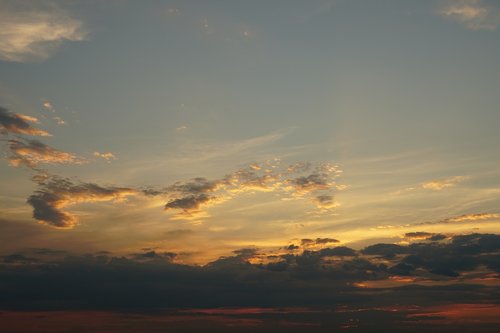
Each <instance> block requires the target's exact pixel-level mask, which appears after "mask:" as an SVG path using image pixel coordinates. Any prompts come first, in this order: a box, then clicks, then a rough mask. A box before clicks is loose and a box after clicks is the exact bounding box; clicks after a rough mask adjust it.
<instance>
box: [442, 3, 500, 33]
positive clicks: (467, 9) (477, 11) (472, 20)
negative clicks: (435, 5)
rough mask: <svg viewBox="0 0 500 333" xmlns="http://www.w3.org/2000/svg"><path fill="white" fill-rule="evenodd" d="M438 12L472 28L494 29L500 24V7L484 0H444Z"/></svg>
mask: <svg viewBox="0 0 500 333" xmlns="http://www.w3.org/2000/svg"><path fill="white" fill-rule="evenodd" d="M439 14H440V15H441V16H443V17H445V18H447V19H450V20H453V21H456V22H459V23H461V24H463V25H464V26H466V27H467V28H469V29H472V30H480V29H486V30H495V29H496V28H497V27H498V25H500V8H499V7H498V5H493V4H492V3H491V2H488V1H484V0H448V1H444V3H443V6H442V8H441V9H440V10H439Z"/></svg>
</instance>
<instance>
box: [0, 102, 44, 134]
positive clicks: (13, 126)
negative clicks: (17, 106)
mask: <svg viewBox="0 0 500 333" xmlns="http://www.w3.org/2000/svg"><path fill="white" fill-rule="evenodd" d="M30 123H38V119H37V118H35V117H31V116H27V115H23V114H19V113H14V112H11V111H9V110H7V109H6V108H4V107H1V106H0V133H13V134H25V135H33V136H50V134H49V133H47V132H46V131H43V130H40V129H38V128H35V127H33V126H32V125H31V124H30Z"/></svg>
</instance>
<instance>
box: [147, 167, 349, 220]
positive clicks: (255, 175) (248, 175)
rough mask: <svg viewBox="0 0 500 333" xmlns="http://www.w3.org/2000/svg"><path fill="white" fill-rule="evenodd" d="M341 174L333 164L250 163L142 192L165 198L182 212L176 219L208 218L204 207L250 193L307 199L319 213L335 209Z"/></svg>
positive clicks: (171, 206)
mask: <svg viewBox="0 0 500 333" xmlns="http://www.w3.org/2000/svg"><path fill="white" fill-rule="evenodd" d="M310 169H312V170H311V171H310ZM308 171H309V172H308ZM340 173H341V171H340V169H339V167H338V166H336V165H332V164H320V165H318V166H316V167H314V168H312V167H311V166H310V164H308V163H307V164H306V163H302V164H294V165H290V166H285V167H281V166H280V165H279V160H273V161H268V162H266V163H262V164H256V163H253V164H250V165H249V166H247V167H245V168H241V169H238V170H236V171H235V172H233V173H231V174H228V175H226V176H225V177H223V178H220V179H215V180H207V179H205V178H202V177H198V178H194V179H192V180H190V181H187V182H177V183H175V184H173V185H171V186H168V187H166V188H164V189H160V190H155V189H146V190H144V191H143V192H144V193H145V194H146V195H150V196H151V195H152V196H164V197H167V198H168V201H167V203H166V204H165V210H182V212H181V214H178V215H176V216H175V218H176V219H183V218H185V219H193V218H196V219H199V218H200V217H202V216H208V214H207V213H206V212H205V213H203V209H204V208H208V207H211V206H214V205H218V204H220V203H222V202H226V201H228V200H231V199H233V198H235V197H236V196H238V195H241V194H243V193H253V192H276V193H277V194H279V195H281V196H284V197H286V196H288V197H290V196H291V197H296V198H302V197H307V198H310V199H311V201H312V202H313V203H314V204H315V205H316V206H317V207H318V208H319V209H320V211H327V210H330V209H333V208H335V207H337V206H338V203H337V202H336V201H334V198H333V193H334V192H335V191H336V190H337V189H339V188H340V186H339V185H337V182H336V178H337V177H338V176H339V175H340ZM304 174H305V175H304Z"/></svg>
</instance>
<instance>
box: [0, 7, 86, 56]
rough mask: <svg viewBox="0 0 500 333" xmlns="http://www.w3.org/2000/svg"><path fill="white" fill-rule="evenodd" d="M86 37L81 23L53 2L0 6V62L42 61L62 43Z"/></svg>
mask: <svg viewBox="0 0 500 333" xmlns="http://www.w3.org/2000/svg"><path fill="white" fill-rule="evenodd" d="M86 36H87V32H86V30H85V29H84V27H83V22H82V21H80V20H78V19H76V18H74V17H72V16H71V14H69V13H68V12H67V11H66V10H65V9H63V8H61V7H60V6H59V5H57V4H56V3H55V2H49V1H36V2H35V1H24V0H21V1H2V3H0V60H4V61H12V62H31V61H43V60H46V59H48V58H49V57H50V56H51V55H52V54H53V53H54V52H55V51H56V50H57V49H58V48H59V46H60V45H61V44H62V43H63V42H64V41H82V40H84V39H85V38H86Z"/></svg>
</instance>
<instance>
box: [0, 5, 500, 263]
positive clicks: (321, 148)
mask: <svg viewBox="0 0 500 333" xmlns="http://www.w3.org/2000/svg"><path fill="white" fill-rule="evenodd" d="M499 59H500V4H499V3H498V2H497V1H495V0H489V1H488V0H456V1H451V0H450V1H440V0H426V1H421V0H418V1H416V0H414V1H399V0H397V1H396V0H380V1H361V0H337V1H335V0H308V1H294V0H293V1H292V0H286V1H284V0H283V1H280V0H276V1H257V0H256V1H234V0H233V1H222V0H221V1H201V0H200V1H125V0H123V1H5V0H2V1H0V106H1V108H2V109H1V110H0V111H1V113H0V116H1V117H3V118H1V117H0V120H1V121H2V123H1V124H0V127H1V130H0V131H1V132H2V134H1V139H2V146H3V153H2V157H3V158H2V161H1V162H2V163H0V177H1V178H0V183H1V187H0V198H1V200H0V216H1V218H0V252H1V253H2V254H4V255H7V254H9V253H12V252H15V251H22V250H23V249H27V248H57V249H64V250H67V251H72V252H75V253H90V252H97V251H104V250H105V251H111V252H113V253H117V254H128V253H134V252H137V251H140V250H141V249H155V250H156V251H169V252H175V253H177V254H178V255H177V257H176V259H175V260H176V261H177V262H179V263H190V264H205V263H207V262H209V261H213V260H215V259H217V258H218V257H219V256H222V255H229V254H231V252H232V251H234V250H237V249H241V248H259V249H261V250H262V251H266V252H267V253H280V251H283V248H284V247H287V246H289V245H297V246H298V245H300V244H301V240H302V239H316V238H333V239H336V240H340V242H339V243H340V245H347V246H349V247H352V248H355V249H359V248H362V247H364V246H366V245H368V244H373V243H376V242H382V241H384V242H391V243H400V244H407V243H408V242H409V239H408V237H405V234H406V233H409V232H427V233H444V234H463V233H470V232H480V233H498V232H499V231H500V227H499V222H500V210H499V207H500V205H499V204H500V170H499V167H498V166H499V165H500V151H499V149H498V144H499V143H500V131H498V124H499V123H500V110H499V105H500V93H499V89H500V66H499ZM27 116H29V117H34V118H36V119H37V121H35V119H33V118H29V117H27ZM16 126H17V127H16ZM23 126H24V127H23ZM26 126H28V127H26ZM33 177H35V178H33ZM27 200H28V202H27ZM165 208H167V209H165Z"/></svg>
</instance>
